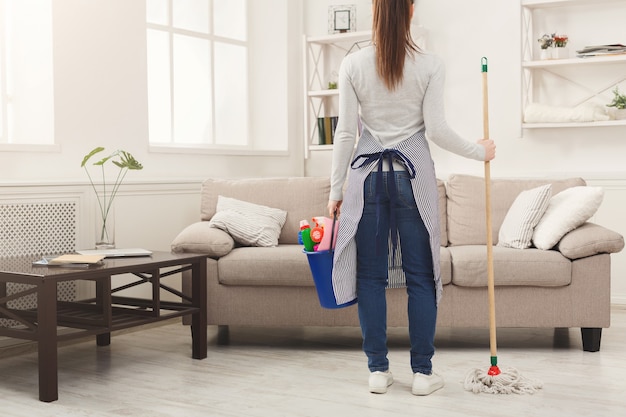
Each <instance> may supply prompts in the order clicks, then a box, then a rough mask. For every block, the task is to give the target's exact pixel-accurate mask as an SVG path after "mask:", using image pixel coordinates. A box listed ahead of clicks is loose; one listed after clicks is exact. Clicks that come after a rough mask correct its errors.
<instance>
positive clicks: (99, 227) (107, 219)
mask: <svg viewBox="0 0 626 417" xmlns="http://www.w3.org/2000/svg"><path fill="white" fill-rule="evenodd" d="M110 198H111V197H108V198H104V199H103V200H104V201H105V202H107V203H108V202H109V201H110ZM111 203H112V202H111ZM95 225H96V249H114V248H115V206H114V205H113V204H105V206H100V204H97V205H96V222H95Z"/></svg>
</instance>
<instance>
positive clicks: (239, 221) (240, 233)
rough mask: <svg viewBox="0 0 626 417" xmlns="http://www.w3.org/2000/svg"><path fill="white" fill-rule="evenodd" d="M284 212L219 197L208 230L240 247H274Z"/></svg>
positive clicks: (284, 215)
mask: <svg viewBox="0 0 626 417" xmlns="http://www.w3.org/2000/svg"><path fill="white" fill-rule="evenodd" d="M286 220H287V212H286V211H284V210H281V209H277V208H272V207H267V206H262V205H259V204H254V203H250V202H247V201H241V200H236V199H234V198H230V197H224V196H222V195H219V196H218V197H217V207H216V213H215V215H214V216H213V217H212V218H211V221H210V226H211V227H215V228H217V229H220V230H223V231H225V232H226V233H228V234H229V235H231V236H232V238H233V240H234V241H235V242H237V243H239V244H241V245H244V246H263V247H271V246H277V245H278V238H279V237H280V232H281V230H282V228H283V225H284V224H285V221H286Z"/></svg>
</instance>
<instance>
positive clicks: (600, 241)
mask: <svg viewBox="0 0 626 417" xmlns="http://www.w3.org/2000/svg"><path fill="white" fill-rule="evenodd" d="M623 248H624V237H623V236H622V235H620V234H619V233H617V232H614V231H612V230H609V229H607V228H605V227H603V226H600V225H597V224H595V223H590V222H587V223H584V224H583V225H582V226H580V227H578V228H576V229H574V230H572V231H571V232H569V233H568V234H566V235H565V236H563V238H562V239H561V241H560V242H559V243H558V244H557V246H556V249H557V250H558V251H559V252H561V253H562V254H563V256H565V257H566V258H569V259H578V258H584V257H587V256H592V255H596V254H598V253H616V252H619V251H621V250H622V249H623Z"/></svg>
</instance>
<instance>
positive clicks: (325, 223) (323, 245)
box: [313, 217, 339, 251]
mask: <svg viewBox="0 0 626 417" xmlns="http://www.w3.org/2000/svg"><path fill="white" fill-rule="evenodd" d="M313 221H314V222H315V224H316V225H318V226H321V227H323V228H324V234H323V237H322V240H321V242H320V243H319V245H318V246H317V250H318V251H322V250H330V249H331V248H334V247H335V243H336V242H337V230H338V229H339V222H338V221H336V222H335V233H332V230H331V229H332V227H333V219H331V218H328V217H313ZM331 238H332V239H333V242H332V244H331V241H330V239H331Z"/></svg>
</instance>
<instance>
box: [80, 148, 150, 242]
mask: <svg viewBox="0 0 626 417" xmlns="http://www.w3.org/2000/svg"><path fill="white" fill-rule="evenodd" d="M102 151H104V148H103V147H100V146H99V147H97V148H94V149H93V150H92V151H91V152H89V153H88V154H87V155H85V157H84V158H83V161H82V162H81V164H80V166H81V168H83V169H84V170H85V172H86V173H87V177H88V178H89V183H90V184H91V188H93V190H94V192H95V193H96V198H97V200H98V211H99V213H100V215H101V216H102V220H103V221H102V228H101V230H100V235H99V236H97V240H98V241H99V242H106V241H108V234H109V231H108V230H107V229H106V224H107V222H106V220H107V218H108V216H109V213H110V211H111V207H112V206H113V200H114V199H115V196H116V195H117V192H118V190H119V188H120V185H122V181H123V180H124V177H126V174H127V173H128V171H130V170H140V169H143V165H141V164H140V163H139V161H137V160H136V159H135V158H134V157H133V156H132V155H131V154H130V153H128V152H126V151H123V150H119V149H118V150H116V151H115V152H113V153H111V154H110V155H108V156H105V157H104V158H102V159H100V160H99V161H97V162H94V163H93V164H92V165H93V166H97V167H100V173H101V175H102V190H101V192H100V193H99V192H98V189H97V188H96V184H95V183H94V181H93V178H92V177H91V174H90V173H89V169H88V168H87V166H88V165H87V162H88V161H89V160H90V159H91V158H92V157H93V156H94V155H96V154H98V153H100V152H102ZM107 161H111V163H112V164H113V165H115V166H117V167H118V168H119V171H118V172H117V177H116V178H115V182H114V183H113V184H112V185H110V186H107V182H106V177H105V169H104V168H105V164H106V163H107Z"/></svg>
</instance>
